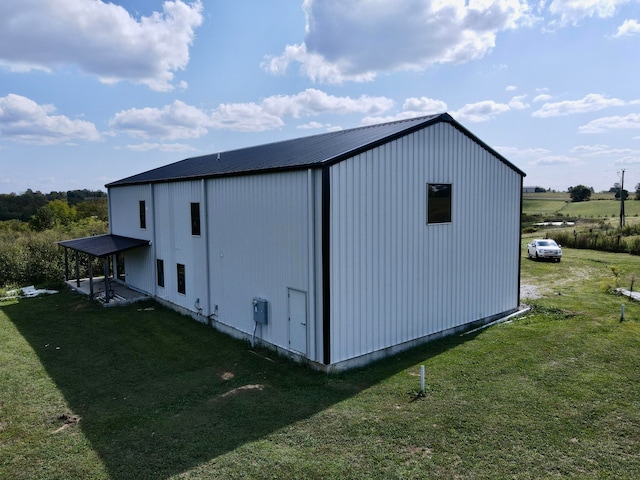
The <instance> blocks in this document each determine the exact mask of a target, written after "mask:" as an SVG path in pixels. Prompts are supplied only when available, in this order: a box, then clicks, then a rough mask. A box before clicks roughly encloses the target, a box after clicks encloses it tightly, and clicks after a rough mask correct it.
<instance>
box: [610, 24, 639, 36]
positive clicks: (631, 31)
mask: <svg viewBox="0 0 640 480" xmlns="http://www.w3.org/2000/svg"><path fill="white" fill-rule="evenodd" d="M638 33H640V23H639V22H638V21H637V20H634V19H629V20H625V21H624V22H623V23H622V25H620V26H619V27H618V31H617V32H616V33H615V35H614V36H613V37H614V38H619V37H624V36H632V35H637V34H638Z"/></svg>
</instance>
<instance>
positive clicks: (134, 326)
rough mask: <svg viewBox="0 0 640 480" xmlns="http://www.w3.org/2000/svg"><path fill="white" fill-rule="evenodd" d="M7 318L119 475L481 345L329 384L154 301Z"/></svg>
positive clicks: (55, 307)
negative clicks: (435, 359) (430, 360)
mask: <svg viewBox="0 0 640 480" xmlns="http://www.w3.org/2000/svg"><path fill="white" fill-rule="evenodd" d="M3 311H4V312H5V313H6V314H7V316H8V317H9V318H10V319H11V321H12V322H13V323H14V325H15V326H16V327H17V328H18V330H19V331H20V334H21V335H22V336H23V337H24V338H25V339H26V340H27V341H28V342H29V344H30V345H31V347H32V348H33V350H34V351H35V352H36V353H37V355H38V357H39V359H40V361H41V363H42V365H43V366H44V368H45V369H46V371H47V373H48V375H49V376H50V377H51V378H52V379H53V381H54V382H55V383H56V385H57V387H58V389H59V390H60V391H61V392H62V394H63V395H64V397H65V400H66V402H67V403H68V405H69V408H70V409H71V410H72V411H71V412H60V413H61V415H62V414H65V415H67V416H68V417H67V418H79V419H80V421H79V424H78V427H79V428H81V429H82V432H83V433H84V435H85V436H86V438H87V439H88V440H89V441H90V442H91V444H92V447H93V448H94V450H95V451H96V452H97V453H98V455H99V456H100V458H101V460H102V461H103V463H104V465H105V466H106V468H107V470H108V472H109V474H110V476H111V477H112V478H148V479H163V478H167V477H169V476H172V475H176V474H179V473H182V472H185V471H188V470H190V469H192V468H194V467H196V466H198V465H200V464H202V463H205V462H208V461H210V460H211V459H214V458H215V457H218V456H220V455H223V454H225V453H227V452H231V451H233V450H234V449H236V448H238V447H239V446H241V445H243V444H246V443H247V442H252V441H256V440H259V439H263V438H265V437H266V436H268V435H269V434H271V433H273V432H276V431H277V430H279V429H282V428H284V427H287V426H289V425H292V424H293V423H295V422H298V421H300V420H303V419H306V418H309V417H310V416H312V415H314V414H315V413H317V412H320V411H322V410H324V409H326V408H328V407H330V406H331V405H334V404H336V403H338V402H340V401H342V400H345V399H347V398H349V397H351V396H353V395H355V394H357V393H358V392H360V391H362V390H364V389H366V388H369V387H371V386H372V385H375V384H376V383H378V382H379V381H381V380H383V379H385V378H387V377H389V376H391V375H394V374H395V373H397V372H399V371H402V370H405V369H407V368H410V367H412V366H414V365H416V364H418V363H419V362H421V361H424V360H426V359H428V358H429V357H432V356H435V355H438V354H439V353H442V352H443V351H445V350H447V349H449V348H452V347H455V346H456V345H458V344H460V343H462V342H464V341H467V340H469V339H471V338H473V335H468V336H465V337H460V336H459V335H454V336H451V337H448V338H445V339H441V340H438V341H435V342H432V343H429V344H426V345H424V346H422V347H419V348H416V349H413V350H410V351H408V352H404V353H402V354H400V355H398V356H395V357H392V358H388V359H386V360H383V361H380V362H377V363H375V364H373V365H371V366H369V367H367V368H364V369H359V370H356V371H351V372H346V373H341V374H339V375H326V374H323V373H319V372H314V371H311V370H309V369H307V368H306V367H304V366H301V365H298V364H295V363H293V362H291V361H289V360H287V359H285V358H280V357H278V356H276V355H274V354H273V353H272V352H270V351H267V350H255V351H252V350H251V349H250V348H249V346H248V344H247V343H245V342H241V341H238V340H235V339H231V338H229V337H227V336H225V335H223V334H221V333H219V332H217V331H215V330H213V329H211V328H210V327H207V326H204V325H201V324H198V323H197V322H194V321H193V320H191V319H189V318H186V317H183V316H180V315H178V314H176V313H175V312H172V311H170V310H167V309H165V308H162V307H160V306H158V305H157V304H155V303H152V302H147V303H143V304H135V305H129V306H124V307H119V308H115V309H104V308H102V307H100V306H97V305H96V304H95V303H90V302H88V301H87V300H85V299H83V298H82V297H80V296H78V295H76V294H73V293H71V292H62V293H60V294H58V295H53V296H50V297H40V298H34V299H28V300H23V301H21V302H19V303H16V304H13V305H8V306H4V307H3ZM407 393H409V392H407ZM407 400H408V401H410V399H409V396H408V397H407Z"/></svg>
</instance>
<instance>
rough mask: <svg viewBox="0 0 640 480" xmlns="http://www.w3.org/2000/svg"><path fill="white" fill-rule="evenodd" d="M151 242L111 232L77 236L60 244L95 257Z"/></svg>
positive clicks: (59, 243)
mask: <svg viewBox="0 0 640 480" xmlns="http://www.w3.org/2000/svg"><path fill="white" fill-rule="evenodd" d="M149 244H151V242H150V241H149V240H142V239H139V238H131V237H123V236H121V235H111V234H107V235H97V236H94V237H85V238H76V239H73V240H64V241H62V242H58V245H62V246H63V247H65V248H70V249H72V250H76V251H78V252H82V253H86V254H88V255H93V256H94V257H106V256H109V255H113V254H114V253H119V252H124V251H125V250H131V249H133V248H138V247H144V246H147V245H149Z"/></svg>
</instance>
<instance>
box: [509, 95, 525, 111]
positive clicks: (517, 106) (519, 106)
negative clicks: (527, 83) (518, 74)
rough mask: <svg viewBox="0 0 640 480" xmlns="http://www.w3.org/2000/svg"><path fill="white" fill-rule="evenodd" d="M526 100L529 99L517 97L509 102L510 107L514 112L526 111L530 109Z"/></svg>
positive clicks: (523, 96) (522, 96)
mask: <svg viewBox="0 0 640 480" xmlns="http://www.w3.org/2000/svg"><path fill="white" fill-rule="evenodd" d="M525 98H527V96H526V95H518V96H516V97H513V98H512V99H511V100H510V101H509V107H510V108H511V109H512V110H524V109H525V108H529V104H528V103H525V101H524V99H525Z"/></svg>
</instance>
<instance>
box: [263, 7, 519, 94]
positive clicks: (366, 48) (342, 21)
mask: <svg viewBox="0 0 640 480" xmlns="http://www.w3.org/2000/svg"><path fill="white" fill-rule="evenodd" d="M303 9H304V11H305V14H306V18H307V25H306V35H305V38H304V42H303V43H301V44H297V45H287V46H286V48H285V49H284V52H283V53H282V54H280V55H277V56H271V57H267V58H266V59H265V62H264V63H263V68H265V69H266V70H267V71H269V72H271V73H274V74H282V73H284V72H285V71H286V70H287V68H288V67H289V66H290V65H291V64H292V63H297V64H299V66H300V71H301V73H302V74H303V75H306V76H308V77H310V78H311V79H313V80H314V81H320V82H327V83H342V82H344V81H358V82H362V81H369V80H372V79H373V78H375V76H376V75H377V74H378V73H379V72H383V71H386V72H390V71H398V70H424V69H426V68H428V67H430V66H432V65H435V64H444V63H464V62H468V61H471V60H475V59H479V58H482V57H483V56H484V55H486V54H487V53H488V52H489V51H491V49H492V48H493V47H494V46H495V40H496V35H497V33H499V32H501V31H504V30H509V29H514V28H516V27H518V26H519V25H522V24H525V23H530V22H531V18H532V17H531V16H530V13H529V9H528V6H527V3H526V2H521V1H519V0H471V1H470V2H465V1H463V0H458V1H454V2H451V1H442V0H430V1H424V2H422V1H416V0H348V1H345V0H323V1H318V0H305V2H304V4H303Z"/></svg>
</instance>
